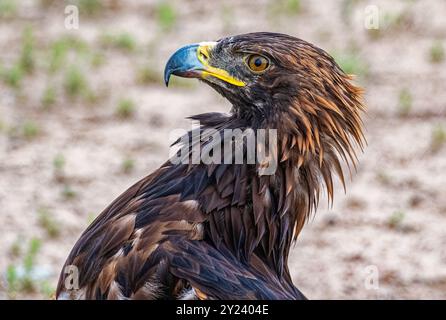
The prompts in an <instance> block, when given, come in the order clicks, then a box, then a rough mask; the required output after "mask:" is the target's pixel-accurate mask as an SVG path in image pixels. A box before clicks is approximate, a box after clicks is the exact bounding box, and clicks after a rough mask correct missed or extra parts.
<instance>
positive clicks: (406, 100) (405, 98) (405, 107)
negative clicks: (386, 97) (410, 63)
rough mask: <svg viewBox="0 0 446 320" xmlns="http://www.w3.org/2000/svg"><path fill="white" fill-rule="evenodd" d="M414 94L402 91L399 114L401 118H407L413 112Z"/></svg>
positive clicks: (399, 100)
mask: <svg viewBox="0 0 446 320" xmlns="http://www.w3.org/2000/svg"><path fill="white" fill-rule="evenodd" d="M412 100H413V98H412V94H411V92H410V91H409V90H408V89H406V88H404V89H402V90H401V91H400V93H399V95H398V113H399V114H400V115H401V116H407V115H408V114H409V113H410V111H411V110H412Z"/></svg>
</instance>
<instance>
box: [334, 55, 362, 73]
mask: <svg viewBox="0 0 446 320" xmlns="http://www.w3.org/2000/svg"><path fill="white" fill-rule="evenodd" d="M333 56H334V58H335V60H336V62H337V63H338V64H339V66H340V67H341V69H342V70H343V71H344V72H345V73H346V74H354V75H358V76H366V75H367V73H368V65H367V64H366V63H365V62H364V61H363V60H362V58H361V56H360V55H359V54H358V53H357V52H356V50H350V51H347V52H344V53H341V54H338V53H334V54H333Z"/></svg>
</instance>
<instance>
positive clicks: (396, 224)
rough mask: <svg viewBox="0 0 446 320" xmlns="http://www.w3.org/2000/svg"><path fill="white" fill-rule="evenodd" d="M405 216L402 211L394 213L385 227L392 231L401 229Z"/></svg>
mask: <svg viewBox="0 0 446 320" xmlns="http://www.w3.org/2000/svg"><path fill="white" fill-rule="evenodd" d="M405 216H406V215H405V213H404V212H403V211H395V212H394V213H392V214H391V215H390V217H389V219H388V220H387V225H388V226H389V227H390V228H393V229H397V228H401V226H402V224H403V221H404V218H405Z"/></svg>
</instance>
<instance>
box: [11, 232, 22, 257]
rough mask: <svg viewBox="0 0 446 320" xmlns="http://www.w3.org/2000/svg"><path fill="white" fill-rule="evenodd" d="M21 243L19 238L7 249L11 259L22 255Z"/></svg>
mask: <svg viewBox="0 0 446 320" xmlns="http://www.w3.org/2000/svg"><path fill="white" fill-rule="evenodd" d="M22 242H23V239H22V238H21V237H18V238H17V239H16V240H15V241H14V242H13V243H12V244H11V247H10V248H9V252H10V254H11V255H12V256H13V257H18V256H20V254H21V253H22Z"/></svg>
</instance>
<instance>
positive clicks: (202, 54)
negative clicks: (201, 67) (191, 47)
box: [198, 49, 209, 61]
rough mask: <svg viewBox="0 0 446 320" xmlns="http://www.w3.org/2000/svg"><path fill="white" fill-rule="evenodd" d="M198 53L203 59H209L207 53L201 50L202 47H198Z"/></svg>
mask: <svg viewBox="0 0 446 320" xmlns="http://www.w3.org/2000/svg"><path fill="white" fill-rule="evenodd" d="M198 54H199V56H200V58H201V59H202V60H203V61H207V60H208V59H209V57H208V55H207V54H206V53H205V52H204V51H203V49H200V51H199V52H198Z"/></svg>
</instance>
